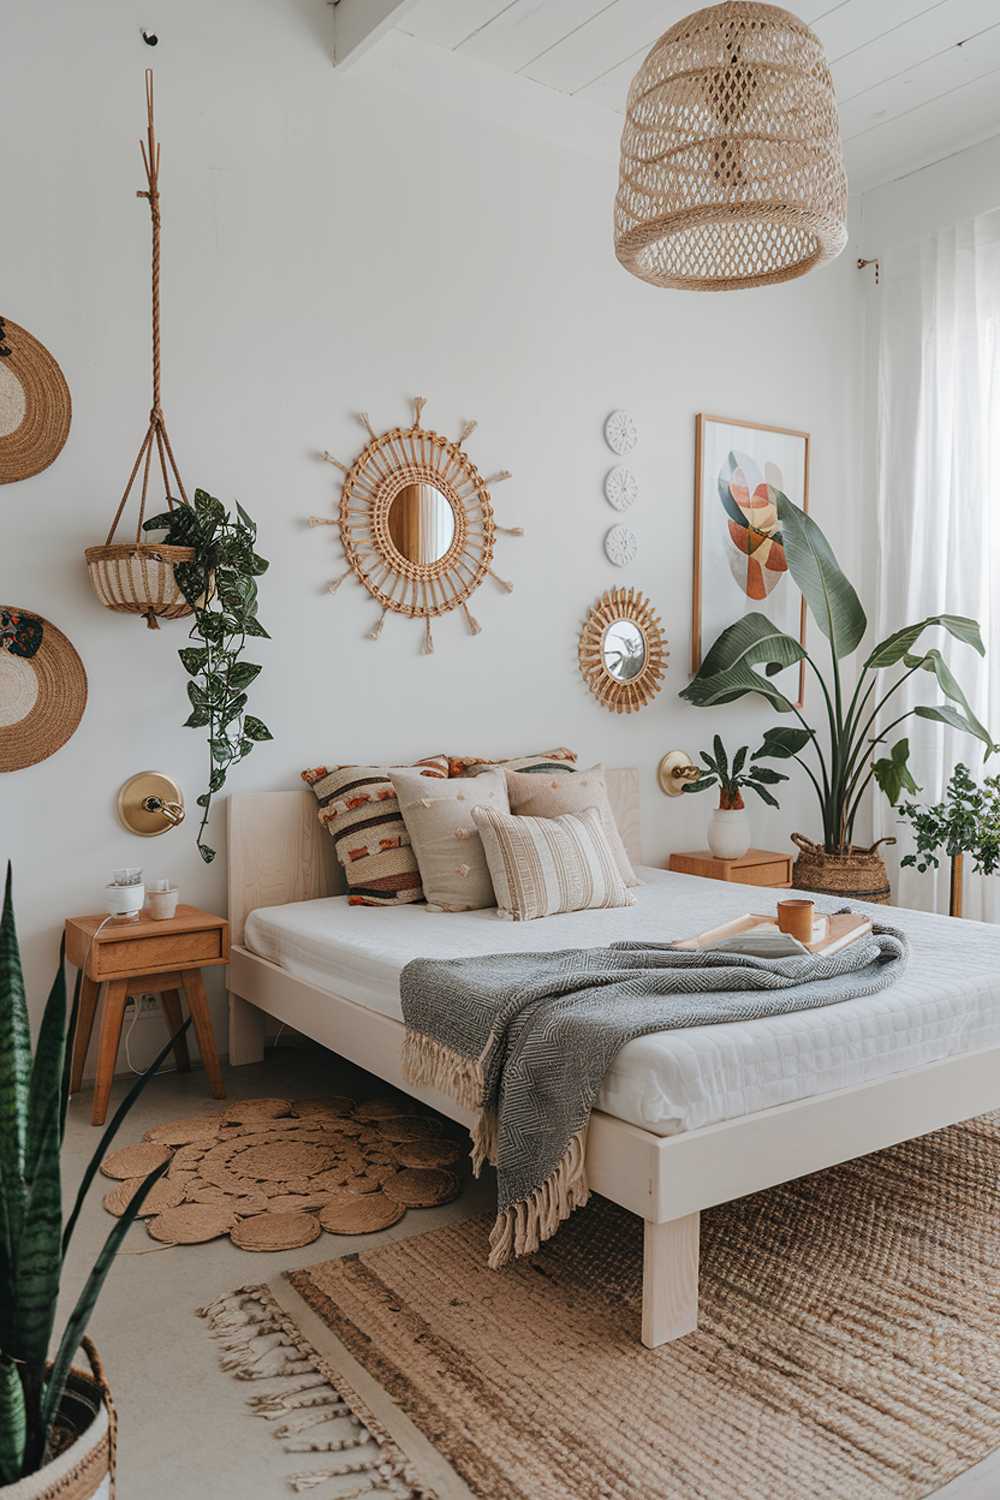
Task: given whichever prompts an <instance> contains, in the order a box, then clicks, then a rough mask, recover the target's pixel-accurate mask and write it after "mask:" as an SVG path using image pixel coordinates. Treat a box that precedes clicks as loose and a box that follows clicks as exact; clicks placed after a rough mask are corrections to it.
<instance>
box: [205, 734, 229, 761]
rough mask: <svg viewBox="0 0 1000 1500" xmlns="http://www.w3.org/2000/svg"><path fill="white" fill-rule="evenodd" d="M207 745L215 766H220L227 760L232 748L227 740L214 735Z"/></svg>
mask: <svg viewBox="0 0 1000 1500" xmlns="http://www.w3.org/2000/svg"><path fill="white" fill-rule="evenodd" d="M208 744H209V748H210V750H211V752H212V761H213V763H214V764H215V765H217V766H218V765H222V764H223V763H224V762H225V761H227V760H229V758H230V756H231V755H232V746H231V745H230V743H229V741H228V740H227V739H224V738H223V737H222V736H221V735H216V736H215V738H214V739H210V740H209V742H208Z"/></svg>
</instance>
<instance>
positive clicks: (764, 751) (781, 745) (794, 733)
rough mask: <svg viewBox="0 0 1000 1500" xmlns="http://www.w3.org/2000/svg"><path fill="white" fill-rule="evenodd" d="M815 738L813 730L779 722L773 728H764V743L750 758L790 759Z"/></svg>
mask: <svg viewBox="0 0 1000 1500" xmlns="http://www.w3.org/2000/svg"><path fill="white" fill-rule="evenodd" d="M815 738H816V732H815V730H812V729H798V728H796V726H795V725H793V724H780V725H778V726H777V727H775V728H774V729H765V731H764V743H763V744H762V745H761V747H760V749H759V750H755V751H754V753H753V755H752V756H751V757H750V758H751V760H761V759H764V760H790V759H791V758H792V756H793V755H798V753H799V751H800V750H804V749H805V747H806V745H808V743H809V741H810V740H813V739H815Z"/></svg>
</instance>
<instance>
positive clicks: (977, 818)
mask: <svg viewBox="0 0 1000 1500" xmlns="http://www.w3.org/2000/svg"><path fill="white" fill-rule="evenodd" d="M896 811H897V813H898V814H899V816H900V818H901V819H902V820H903V821H904V822H906V823H909V824H910V826H911V827H912V829H913V832H914V835H915V837H916V842H917V847H916V850H915V851H914V852H913V853H912V854H906V855H904V856H903V858H902V860H901V861H900V863H901V864H903V865H909V866H910V867H913V866H916V868H917V869H918V870H919V871H920V873H921V874H923V873H924V872H925V871H926V870H936V869H937V868H938V866H939V865H940V858H939V855H941V854H942V853H943V854H946V855H947V856H948V858H949V859H950V860H951V900H950V902H949V915H950V916H952V917H960V916H961V915H962V875H963V868H962V867H963V864H964V859H965V855H966V854H971V855H972V858H973V866H972V867H973V869H974V870H975V872H976V874H977V875H992V874H994V872H995V871H996V870H997V869H998V868H1000V776H987V778H986V780H985V781H984V782H983V784H982V786H977V784H976V783H975V782H974V781H973V779H972V777H971V776H970V774H969V771H968V768H967V767H966V766H963V765H961V764H959V765H957V766H956V767H955V769H954V771H953V772H952V774H951V780H950V781H949V782H948V785H947V787H946V788H945V794H944V799H943V801H941V802H935V803H934V804H933V805H932V806H930V807H923V806H921V805H920V803H918V802H901V803H900V804H899V806H898V807H897V808H896Z"/></svg>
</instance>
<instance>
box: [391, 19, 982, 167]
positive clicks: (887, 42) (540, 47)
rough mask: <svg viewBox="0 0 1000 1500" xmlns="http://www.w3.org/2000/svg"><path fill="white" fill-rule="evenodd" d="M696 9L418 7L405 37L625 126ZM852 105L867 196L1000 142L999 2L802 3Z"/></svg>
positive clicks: (403, 25) (848, 107) (857, 163)
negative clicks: (992, 138)
mask: <svg viewBox="0 0 1000 1500" xmlns="http://www.w3.org/2000/svg"><path fill="white" fill-rule="evenodd" d="M695 8H696V5H694V4H692V3H691V0H409V3H408V4H401V5H399V6H398V11H397V14H396V16H395V17H394V18H393V21H394V24H395V26H396V27H397V28H398V29H399V30H401V31H403V32H406V33H408V34H409V35H411V36H414V37H416V38H418V39H419V40H420V41H421V42H424V43H428V44H431V45H433V46H437V47H441V48H444V49H446V50H448V51H450V52H453V53H455V54H457V56H458V57H460V58H461V57H468V58H470V59H474V60H475V61H476V62H478V63H479V64H486V65H488V66H490V67H495V68H498V69H500V70H501V71H503V72H506V73H511V74H516V75H519V76H520V77H522V78H527V79H531V80H533V81H534V82H535V83H538V84H541V85H543V86H545V87H546V88H548V89H551V90H553V91H555V92H556V93H559V94H564V95H569V96H571V97H573V98H578V99H582V100H585V101H587V103H588V104H590V105H593V106H598V107H603V108H606V109H609V110H614V111H616V112H618V113H620V112H621V111H622V110H623V109H624V106H625V97H626V94H627V92H628V85H629V82H630V80H631V78H632V75H633V74H634V72H635V71H636V69H637V68H638V66H639V63H640V62H641V60H642V58H643V56H644V55H645V53H646V52H647V51H648V49H649V48H650V47H651V46H652V44H653V42H655V41H656V39H657V37H659V36H660V35H661V34H662V33H663V32H664V31H665V30H666V29H667V27H668V26H671V25H672V24H673V23H674V21H677V20H679V19H680V18H681V17H682V16H684V15H686V14H688V13H689V12H690V11H691V10H693V9H695ZM786 8H787V9H789V10H791V11H794V12H795V14H796V15H799V16H801V17H802V19H803V20H804V21H807V22H808V23H809V25H810V26H812V28H813V29H814V31H816V33H817V34H818V36H819V37H820V39H821V41H822V42H823V45H824V47H825V48H826V54H827V58H828V60H829V63H830V66H831V69H832V71H833V77H834V81H835V83H836V87H837V95H838V98H839V101H840V113H841V125H842V129H843V135H844V147H845V154H846V157H847V166H848V173H849V176H850V179H851V185H852V188H853V189H854V190H858V189H862V190H863V189H865V188H868V187H871V186H873V185H874V184H876V183H878V182H883V181H886V180H888V179H890V178H893V177H898V176H900V175H902V174H903V173H905V172H908V171H912V170H913V169H915V168H917V167H920V166H923V165H925V164H926V163H927V162H929V161H935V160H938V159H940V158H941V157H944V156H947V155H949V154H950V153H951V152H953V151H956V150H959V149H960V148H961V147H963V146H966V145H970V144H971V143H972V142H973V141H977V140H982V139H983V138H984V137H986V136H989V135H993V134H995V133H997V132H1000V5H998V0H936V3H932V0H789V3H788V4H787V7H786Z"/></svg>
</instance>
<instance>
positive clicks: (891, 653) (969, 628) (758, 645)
mask: <svg viewBox="0 0 1000 1500" xmlns="http://www.w3.org/2000/svg"><path fill="white" fill-rule="evenodd" d="M772 498H773V500H774V503H775V507H776V510H777V515H778V524H779V526H780V532H778V533H776V534H775V536H774V538H773V539H774V540H779V541H780V542H781V543H782V544H783V546H784V552H785V559H786V561H787V564H788V571H789V572H790V573H791V576H792V579H793V581H794V582H795V583H796V584H797V585H798V587H799V588H800V589H801V590H802V595H803V597H804V599H805V601H806V604H807V606H808V608H809V611H810V613H811V614H812V616H813V619H814V620H815V621H816V624H817V625H818V626H819V629H820V631H821V632H822V634H823V635H825V636H826V638H827V641H828V643H829V651H830V670H829V673H828V674H827V675H824V673H822V672H821V671H820V669H819V667H818V666H817V665H816V662H815V661H814V660H813V658H812V656H810V654H809V652H808V651H806V649H805V647H804V646H803V645H802V644H801V643H800V642H799V641H797V640H796V639H795V637H794V636H791V635H788V634H787V633H786V632H785V631H783V630H779V629H778V627H777V626H776V625H774V624H772V622H771V621H770V620H769V619H768V618H767V616H766V615H764V614H760V613H757V612H754V613H752V614H748V615H744V617H743V618H742V619H741V620H737V621H736V623H735V625H730V626H729V627H728V629H726V630H724V631H723V632H722V634H721V635H720V636H719V638H718V639H717V640H716V641H715V643H714V645H713V646H712V648H711V650H710V651H709V652H708V655H707V656H706V657H705V660H704V661H703V662H702V664H701V668H700V670H699V671H698V673H697V675H696V676H695V677H694V678H693V679H692V681H691V682H690V683H689V684H688V686H687V687H686V688H685V689H684V691H683V692H682V693H681V697H682V698H684V699H686V700H687V701H688V702H689V703H693V704H694V705H695V706H696V707H698V708H713V707H715V706H716V705H717V704H720V703H734V702H735V701H736V700H737V699H738V698H743V697H745V696H746V695H747V694H748V693H760V694H761V696H762V697H764V698H766V699H767V701H768V702H769V703H770V704H771V706H772V708H775V709H777V711H778V712H779V713H782V714H794V716H795V717H796V718H797V719H798V721H799V725H798V726H795V725H787V726H784V725H782V726H775V727H773V728H771V729H768V730H767V731H766V733H765V735H764V743H763V744H762V745H761V747H760V748H759V749H758V750H757V751H755V752H754V756H753V759H754V760H755V761H756V760H761V759H771V760H788V759H791V760H795V761H797V762H798V763H799V765H800V766H802V767H803V769H804V770H805V772H806V775H807V776H808V777H809V780H810V781H811V782H812V785H813V788H814V789H815V792H816V795H817V797H818V798H819V804H820V808H821V810H822V814H823V843H824V846H825V848H826V849H827V851H828V852H830V853H836V852H838V851H842V850H844V849H846V848H848V847H849V846H850V844H851V841H852V839H853V836H854V824H855V820H856V818H857V815H858V811H859V809H860V806H861V801H862V798H863V797H864V794H865V791H866V790H867V788H868V786H869V784H870V783H871V782H872V781H873V780H874V781H875V782H876V783H877V785H878V786H879V787H881V789H882V791H883V792H885V794H886V796H887V797H888V798H889V801H890V802H892V803H897V802H898V801H899V798H900V795H901V793H902V792H904V791H907V792H916V791H919V788H918V786H917V784H916V782H915V781H914V779H913V776H912V774H911V772H910V769H909V753H910V747H909V741H908V740H907V739H905V738H903V739H899V740H897V741H896V743H895V744H894V745H893V746H892V748H891V750H889V752H888V754H884V755H877V754H876V751H877V747H878V746H879V745H880V744H882V743H883V742H884V741H885V740H886V738H887V736H888V735H890V734H891V732H892V730H893V729H895V728H896V726H897V725H899V724H901V723H902V722H903V721H904V720H905V719H908V718H910V717H911V715H916V717H917V718H921V719H931V720H933V721H934V722H936V723H939V724H947V725H949V726H950V727H951V728H952V729H960V730H963V731H964V732H965V733H966V734H971V735H974V736H975V737H976V739H978V740H980V741H981V742H982V744H983V745H985V747H986V752H985V757H984V758H985V759H988V758H989V756H990V755H991V754H992V753H993V751H994V750H995V749H996V748H997V746H996V745H995V744H994V742H993V737H992V735H991V734H990V732H989V730H988V729H987V728H986V727H985V725H983V724H981V723H980V721H979V720H978V719H977V718H976V715H975V714H974V713H973V711H972V708H971V707H970V705H969V701H968V699H967V698H966V696H965V693H964V692H963V691H962V689H961V687H960V686H959V684H958V682H957V681H956V679H955V677H954V676H953V675H952V672H951V670H950V668H949V667H948V664H947V662H946V661H945V659H944V657H943V656H942V655H941V652H940V651H939V650H938V649H937V648H936V647H931V648H930V649H928V650H924V651H921V652H915V651H914V647H915V646H916V644H917V641H918V639H919V637H920V636H921V635H922V634H923V632H924V631H925V630H928V629H930V628H931V627H932V626H940V627H941V628H942V629H944V630H946V631H947V632H948V634H949V635H952V636H954V637H955V639H956V640H959V641H962V642H964V644H965V645H967V646H972V647H973V649H974V650H976V651H978V652H979V654H980V656H984V655H985V654H986V653H985V650H984V647H983V641H982V636H981V635H980V631H979V626H978V624H977V623H976V621H975V620H970V619H968V618H966V617H965V616H964V615H949V614H941V615H929V616H928V617H927V618H926V619H924V620H919V621H918V622H917V623H916V624H914V625H904V626H903V628H902V629H901V630H897V631H894V633H893V634H892V635H890V636H888V637H887V638H886V639H885V640H884V641H880V642H879V644H878V645H877V646H876V647H875V648H874V650H873V651H871V652H870V653H869V655H868V656H867V658H866V659H865V661H864V662H863V664H862V666H861V670H860V672H859V673H858V677H857V682H856V684H855V686H854V689H853V692H852V693H851V696H850V698H849V699H847V695H846V691H845V686H844V681H843V677H842V675H841V663H842V662H843V660H844V658H845V657H848V656H851V655H852V654H853V653H854V652H855V651H856V650H857V648H858V646H859V645H860V644H861V640H862V637H863V636H864V633H865V631H866V630H867V628H868V620H867V617H866V615H865V612H864V609H863V608H862V606H861V600H860V599H859V598H858V596H857V593H856V592H855V590H854V586H853V585H852V584H851V583H850V581H849V580H848V579H847V577H846V576H845V575H844V573H842V572H841V569H840V567H839V565H838V563H837V559H836V557H835V556H834V554H833V549H832V548H831V546H830V543H829V542H828V541H827V539H826V537H825V536H824V534H823V532H822V531H821V529H820V528H819V526H817V524H816V522H815V521H814V520H813V519H812V518H811V517H810V516H808V515H806V513H805V511H802V510H800V509H799V508H798V506H797V505H793V504H792V502H791V501H790V500H789V499H788V497H787V496H786V495H783V494H782V493H781V492H780V491H779V490H773V494H772ZM800 661H805V663H806V665H807V666H808V667H809V668H810V670H811V671H812V673H813V675H814V676H815V678H816V680H817V682H818V684H819V688H820V698H821V703H822V705H823V708H824V709H825V715H826V734H825V742H826V743H825V745H824V744H823V743H822V742H821V740H820V736H819V735H818V733H817V731H816V730H815V729H814V728H813V727H812V726H811V725H810V724H809V723H808V722H807V721H806V719H805V717H804V715H803V713H802V710H801V708H800V707H799V706H798V705H797V704H795V703H793V702H792V701H791V700H790V699H789V698H788V697H787V696H786V695H785V694H784V693H783V692H782V691H781V689H780V688H779V687H778V685H777V683H776V682H775V681H774V674H775V673H777V672H780V671H781V669H782V668H783V667H789V666H793V665H795V664H796V663H797V662H800ZM894 667H899V668H901V671H900V673H899V675H898V676H897V677H896V678H895V680H894V681H892V682H890V683H889V684H888V686H886V685H885V683H884V681H883V678H882V673H883V672H885V671H886V670H888V669H891V668H894ZM760 668H763V671H761V670H759V669H760ZM916 672H926V673H928V674H929V675H930V676H931V677H933V678H934V679H935V681H936V682H937V685H938V687H939V688H940V690H941V692H942V693H943V695H944V698H945V700H947V701H945V702H942V703H928V704H920V705H919V706H918V707H916V708H911V709H907V710H906V712H904V713H901V714H899V715H898V716H897V717H896V718H894V719H892V720H891V722H890V723H889V724H887V725H885V726H884V727H882V728H879V727H877V726H878V725H879V723H880V720H881V719H882V716H883V711H884V710H885V708H886V705H887V704H888V703H889V701H890V699H891V698H892V697H893V695H894V694H895V693H897V692H898V691H899V689H900V688H901V687H902V685H903V683H904V682H906V681H907V680H908V679H909V678H911V677H912V676H913V675H914V673H916ZM806 751H808V752H809V754H810V755H811V756H812V757H814V759H813V761H812V764H810V762H809V761H808V760H806V759H805V758H804V756H805V752H806Z"/></svg>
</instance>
